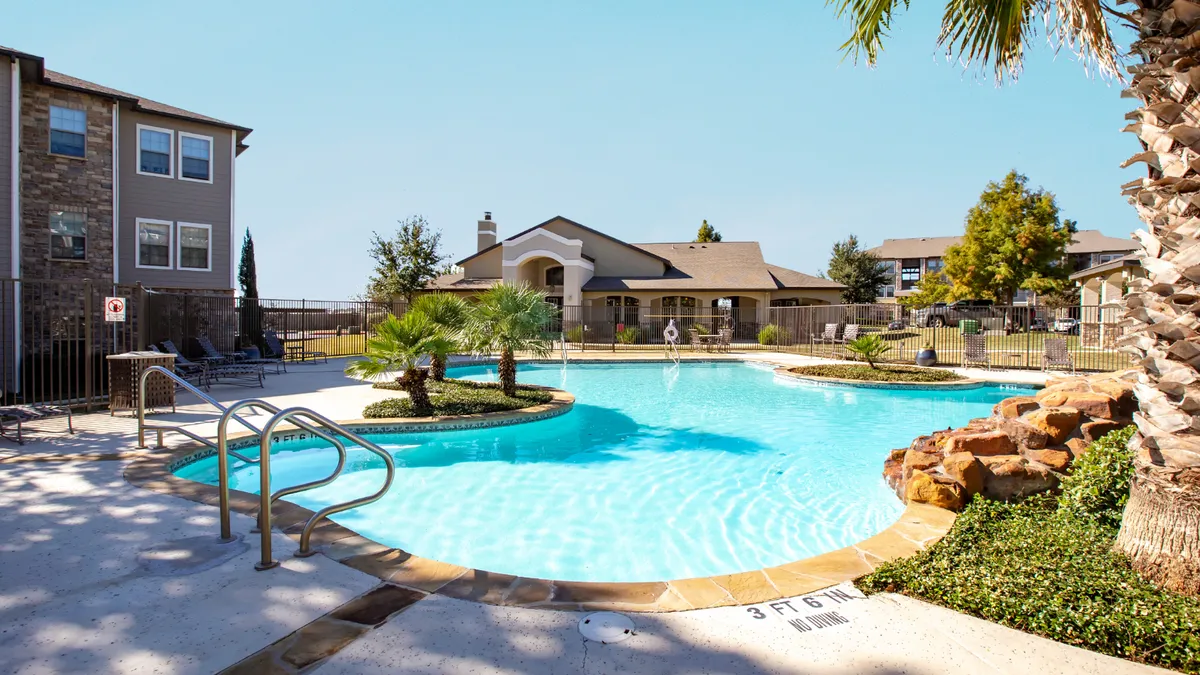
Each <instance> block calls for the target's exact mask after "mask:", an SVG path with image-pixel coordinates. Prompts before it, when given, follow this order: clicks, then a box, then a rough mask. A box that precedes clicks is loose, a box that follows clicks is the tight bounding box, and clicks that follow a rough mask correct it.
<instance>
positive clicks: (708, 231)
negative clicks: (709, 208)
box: [696, 220, 721, 244]
mask: <svg viewBox="0 0 1200 675" xmlns="http://www.w3.org/2000/svg"><path fill="white" fill-rule="evenodd" d="M714 241H721V233H720V232H717V228H715V227H713V226H712V225H709V224H708V221H707V220H706V221H704V222H703V223H701V224H700V230H699V231H698V232H696V243H698V244H705V243H708V242H714Z"/></svg>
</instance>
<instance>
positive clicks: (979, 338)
mask: <svg viewBox="0 0 1200 675" xmlns="http://www.w3.org/2000/svg"><path fill="white" fill-rule="evenodd" d="M972 364H974V365H981V366H983V367H985V368H987V369H989V370H990V369H991V367H992V360H991V358H990V357H989V356H988V351H987V337H986V336H983V335H964V336H963V367H965V368H969V367H970V366H971V365H972Z"/></svg>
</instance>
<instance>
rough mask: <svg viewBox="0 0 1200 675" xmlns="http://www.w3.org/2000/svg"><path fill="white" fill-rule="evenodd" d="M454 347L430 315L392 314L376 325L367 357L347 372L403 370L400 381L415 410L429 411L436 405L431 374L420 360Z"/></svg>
mask: <svg viewBox="0 0 1200 675" xmlns="http://www.w3.org/2000/svg"><path fill="white" fill-rule="evenodd" d="M450 349H453V345H452V343H450V342H449V341H448V340H446V338H445V337H443V336H442V333H441V331H440V330H438V327H437V324H435V323H434V322H433V321H432V320H431V319H430V318H429V317H428V316H425V315H424V314H422V313H420V312H408V313H407V314H405V315H404V318H403V319H397V318H396V316H395V315H393V314H389V315H388V317H387V318H386V319H384V320H383V321H381V322H379V325H377V326H375V335H374V336H373V337H370V338H368V339H367V351H366V353H365V354H364V356H365V357H366V358H364V359H363V360H360V361H352V362H351V363H350V364H349V365H347V366H346V374H347V375H352V376H354V377H362V378H365V377H378V376H380V375H385V374H388V373H395V372H396V371H400V372H401V373H402V374H401V376H400V377H399V378H397V379H396V381H397V382H399V383H400V386H401V387H403V388H404V391H405V392H407V393H408V398H409V400H410V401H412V407H413V412H414V413H416V414H417V415H421V416H424V415H429V414H432V413H433V406H432V404H431V403H430V402H429V392H428V391H426V389H425V378H426V377H427V375H428V374H427V373H426V372H425V371H424V370H422V369H421V368H420V362H421V359H422V358H423V357H425V356H426V355H428V354H432V353H434V352H439V351H447V350H450Z"/></svg>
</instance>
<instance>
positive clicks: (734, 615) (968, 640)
mask: <svg viewBox="0 0 1200 675" xmlns="http://www.w3.org/2000/svg"><path fill="white" fill-rule="evenodd" d="M573 356H574V355H573ZM734 356H735V357H736V356H738V355H734ZM747 356H748V357H751V358H753V357H758V359H760V360H766V361H770V362H774V363H786V364H788V365H793V364H794V365H800V364H804V363H813V362H814V361H815V360H813V359H807V358H804V357H791V356H789V355H778V354H769V355H768V354H755V355H747ZM702 357H704V358H712V357H711V356H710V355H702ZM618 358H622V359H628V358H631V355H628V354H619V355H618ZM341 368H342V363H339V362H337V361H331V362H330V363H329V364H328V365H324V364H322V365H315V364H310V365H298V366H295V367H293V368H292V372H290V373H289V374H287V375H282V376H278V377H275V376H272V377H269V378H268V381H267V388H266V389H265V390H260V389H242V388H237V387H228V386H226V387H221V386H218V387H214V389H213V392H212V395H213V396H214V398H217V399H218V400H221V401H224V402H229V401H234V400H238V399H241V398H246V397H249V396H261V397H263V398H266V399H267V400H268V401H270V402H272V403H274V404H276V405H280V406H290V405H308V406H311V407H314V408H316V409H317V410H318V411H319V412H322V413H323V414H326V415H327V416H329V417H333V418H342V419H345V418H354V417H358V416H359V413H360V412H361V409H362V406H363V405H365V404H366V403H368V402H370V401H373V400H378V399H380V398H386V397H388V396H391V395H394V392H388V391H380V390H373V389H371V388H370V387H369V386H365V385H361V384H357V383H354V382H353V381H350V380H348V379H346V378H345V377H343V376H342V375H341ZM1019 375H1020V377H1019V378H1018V379H1015V380H1008V381H1017V382H1030V381H1032V378H1030V376H1031V375H1037V374H1036V373H1020V374H1019ZM186 400H187V398H186V397H184V398H183V399H181V401H186ZM191 400H193V401H194V399H191ZM167 417H168V416H156V419H157V420H162V419H166V418H167ZM172 417H174V418H177V419H180V420H188V421H190V422H192V424H193V425H194V429H195V430H197V431H198V432H200V433H204V430H206V429H207V430H208V431H209V433H211V429H212V424H213V423H212V422H211V421H207V420H208V419H211V418H212V417H213V414H212V413H211V412H204V410H203V409H202V408H200V407H199V406H197V405H194V404H193V405H182V406H181V407H180V408H179V411H178V412H177V413H176V414H175V415H174V416H172ZM259 421H261V420H259ZM58 426H59V422H58V421H57V420H55V421H49V422H44V423H41V424H37V423H35V424H34V425H31V429H30V434H29V438H30V439H31V442H30V443H29V444H27V445H26V446H24V447H17V446H15V445H9V444H7V443H6V444H4V445H2V446H0V507H3V508H0V551H3V553H4V556H3V559H4V571H3V573H2V574H0V672H14V673H69V672H80V673H83V672H86V673H107V672H112V673H139V672H144V673H209V672H216V671H219V670H221V669H223V668H226V667H230V666H234V665H235V664H238V663H239V662H241V666H239V667H238V672H259V673H270V672H280V673H291V672H299V669H300V668H304V669H305V672H310V670H309V669H313V668H315V669H316V672H320V673H358V672H400V673H451V672H464V673H465V672H476V673H478V672H487V673H493V672H494V673H501V672H504V673H517V672H520V673H525V672H528V673H576V672H589V673H609V672H613V673H615V672H662V673H675V672H715V673H735V672H737V673H742V672H764V673H765V672H788V673H791V672H830V673H832V672H846V673H850V672H864V671H872V670H873V671H875V672H888V673H897V672H914V673H924V672H928V673H934V672H946V671H949V670H952V669H953V670H955V671H958V672H1026V671H1040V672H1079V673H1091V672H1095V673H1136V672H1155V670H1154V669H1150V668H1146V667H1143V666H1138V665H1136V664H1131V663H1128V662H1125V661H1121V660H1118V659H1112V658H1109V657H1104V656H1100V655H1097V654H1093V653H1091V652H1086V651H1083V650H1079V649H1074V648H1071V647H1066V646H1064V645H1060V644H1057V643H1053V642H1050V641H1047V640H1043V639H1040V638H1036V637H1033V636H1029V635H1026V634H1023V633H1019V632H1017V631H1013V630H1010V629H1007V628H1003V627H1001V626H997V625H994V624H990V623H988V622H985V621H981V620H978V619H973V618H970V617H966V616H962V615H959V614H955V613H953V612H949V611H948V610H944V609H941V608H937V607H933V606H930V605H926V604H924V603H920V602H916V601H913V600H910V599H907V598H901V597H896V596H890V595H886V594H884V595H879V596H874V597H872V598H869V599H860V598H858V597H857V595H858V594H857V593H856V592H854V591H853V590H852V589H850V588H848V587H845V586H843V587H841V588H840V590H842V591H843V592H844V593H845V595H846V596H850V597H853V598H854V599H852V600H847V599H844V598H843V597H842V596H841V595H835V596H834V597H833V599H830V598H829V597H828V596H826V598H825V600H816V602H822V603H823V608H820V609H818V608H812V605H811V604H809V603H804V602H803V601H802V600H792V601H791V602H790V605H780V607H782V609H779V608H776V607H773V606H772V604H771V603H768V604H764V605H755V606H751V607H724V608H717V609H707V610H695V611H686V612H676V613H671V614H639V615H633V618H634V620H635V621H636V622H637V630H636V632H637V635H635V636H634V637H632V638H630V639H629V640H627V641H626V642H623V643H620V644H617V645H600V644H597V643H590V644H587V645H585V644H584V643H583V641H582V639H581V637H580V635H579V633H578V631H577V629H576V624H577V622H578V620H579V617H580V615H579V614H578V613H573V612H560V611H547V610H536V609H525V608H516V607H498V606H492V605H484V604H479V603H474V602H469V601H463V600H456V599H452V598H448V597H442V596H436V595H434V596H428V597H424V596H420V595H419V594H418V596H417V597H409V596H403V595H402V596H401V597H399V598H397V597H396V592H391V595H390V596H389V597H390V598H391V602H392V604H391V605H388V607H387V609H389V610H391V609H395V610H397V611H399V613H398V614H395V615H394V616H392V617H391V618H390V619H388V614H390V613H391V612H390V611H387V612H386V613H380V612H379V611H377V612H376V613H372V612H365V611H363V610H362V608H361V604H362V601H359V602H358V604H355V603H354V598H356V597H357V596H361V595H363V594H364V593H368V592H371V591H372V589H379V587H380V582H379V580H378V579H376V578H373V577H371V576H368V575H366V574H362V573H360V572H358V571H356V570H354V569H351V568H349V567H346V566H344V565H341V564H338V563H337V562H335V561H333V560H331V559H329V558H327V557H325V556H323V555H318V556H314V557H312V558H307V559H295V558H291V557H290V556H291V552H292V551H293V550H294V549H295V544H294V543H293V542H292V541H291V540H290V539H289V538H287V537H286V536H284V535H282V534H277V535H276V536H275V537H274V546H275V547H276V550H277V557H278V559H280V560H282V561H284V564H283V565H282V566H281V567H280V568H277V569H275V570H272V571H269V572H255V571H254V569H253V562H254V560H255V559H256V557H257V553H258V551H257V545H256V543H255V542H254V540H253V538H251V537H247V538H246V539H245V544H248V545H239V544H231V545H227V546H229V547H232V548H228V549H221V548H219V547H214V546H212V545H211V544H210V542H211V540H212V539H215V536H216V531H217V517H216V516H217V513H216V508H215V507H213V506H210V505H207V504H196V503H193V502H190V501H185V500H183V499H179V498H175V497H170V496H164V495H159V494H155V493H153V492H150V491H147V490H143V489H141V488H138V487H135V486H133V485H130V484H129V483H127V482H126V481H125V480H124V479H123V477H122V473H123V471H124V468H125V467H126V465H127V464H128V460H126V459H112V460H108V461H104V460H88V459H81V457H86V456H101V457H114V458H119V457H121V456H123V453H133V454H136V455H143V454H147V453H153V451H152V450H144V451H136V450H134V449H133V443H134V440H133V439H134V432H135V431H136V422H134V421H133V420H132V419H130V418H128V417H115V418H110V417H109V416H108V415H107V413H102V414H92V415H79V416H77V417H76V427H77V429H79V430H80V433H77V434H75V435H74V436H67V435H65V434H62V433H61V432H59V431H58ZM63 426H65V425H63ZM167 440H168V445H169V446H177V445H179V444H180V443H181V441H182V439H180V438H179V437H177V436H168V439H167ZM32 459H41V460H48V461H30V460H32ZM233 522H234V528H235V531H236V532H237V533H239V534H242V535H243V536H245V534H246V533H247V531H248V529H249V527H250V525H251V521H250V519H249V518H247V517H245V516H240V515H235V516H234V521H233ZM164 545H167V546H165V547H164ZM394 588H395V587H392V586H387V585H385V588H384V589H383V590H384V592H383V593H380V591H378V590H377V591H376V592H375V593H376V594H375V595H372V596H371V597H377V596H378V595H384V596H388V595H389V594H388V589H394ZM826 592H829V591H826ZM348 603H349V604H348ZM775 604H779V603H775ZM347 607H349V608H351V609H355V608H357V611H351V610H350V609H347ZM790 607H800V608H802V609H801V612H795V613H793V614H794V616H790V615H788V612H789V611H790ZM339 608H340V610H339ZM810 608H811V609H810ZM751 610H757V612H758V613H761V614H763V615H764V618H762V619H757V618H754V617H755V612H754V611H751ZM381 611H382V610H381ZM829 612H838V614H837V616H836V617H835V616H818V617H817V618H816V619H813V618H812V617H813V616H814V615H823V614H827V613H829ZM364 616H365V617H367V618H363V617H364ZM376 619H378V622H381V625H380V626H379V627H378V628H374V627H373V626H374V625H375V624H376V623H377V621H376ZM795 619H801V624H800V625H797V624H794V623H789V620H795ZM364 621H365V622H366V623H362V622H364ZM314 622H315V623H314ZM306 626H308V627H309V629H308V630H307V631H306V630H305V627H306ZM313 626H317V627H318V628H319V630H317V629H314V628H312V627H313ZM804 628H807V629H808V630H804ZM297 631H299V632H297ZM272 645H274V649H273V650H272V649H270V647H271V646H272ZM332 647H340V648H341V651H337V653H333V655H332V656H330V657H328V658H327V659H326V660H324V661H321V660H320V659H322V658H324V657H325V656H326V655H327V654H328V653H331V652H334V651H336V649H332ZM246 659H249V660H246ZM244 660H245V661H244ZM1160 672H1161V671H1160Z"/></svg>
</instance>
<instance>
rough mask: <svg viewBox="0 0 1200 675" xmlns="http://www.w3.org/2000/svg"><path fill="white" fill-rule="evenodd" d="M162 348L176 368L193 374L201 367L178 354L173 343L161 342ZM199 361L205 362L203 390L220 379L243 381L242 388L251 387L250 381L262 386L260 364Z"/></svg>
mask: <svg viewBox="0 0 1200 675" xmlns="http://www.w3.org/2000/svg"><path fill="white" fill-rule="evenodd" d="M162 346H163V348H164V349H166V350H167V352H169V353H171V354H174V355H175V366H176V368H181V369H186V370H187V371H190V372H194V371H195V367H196V366H199V365H201V364H200V363H196V362H195V361H192V360H191V359H189V358H187V357H186V356H184V355H183V354H181V353H179V348H178V347H176V346H175V343H174V342H172V341H170V340H163V341H162ZM201 361H204V362H205V363H204V364H203V367H204V372H203V374H202V375H201V377H202V381H203V384H202V385H201V386H203V387H205V388H208V387H209V386H210V385H212V383H213V382H220V381H221V379H222V378H227V379H233V380H245V381H246V384H245V385H244V386H252V382H251V380H256V381H257V382H258V386H260V387H261V386H263V376H264V375H265V373H264V372H263V367H262V365H260V364H257V363H246V364H242V363H222V362H221V361H219V360H217V359H213V358H210V357H204V358H202V359H201ZM185 379H186V376H185Z"/></svg>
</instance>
